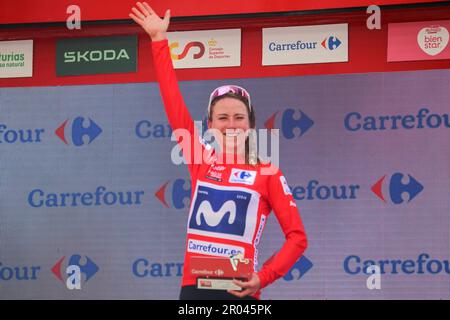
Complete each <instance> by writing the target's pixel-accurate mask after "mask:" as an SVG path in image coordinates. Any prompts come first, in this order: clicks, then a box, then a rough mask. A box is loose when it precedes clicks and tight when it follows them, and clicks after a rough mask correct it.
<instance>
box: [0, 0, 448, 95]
mask: <svg viewBox="0 0 450 320" xmlns="http://www.w3.org/2000/svg"><path fill="white" fill-rule="evenodd" d="M366 19H367V14H366V13H365V12H364V11H358V12H350V13H339V14H320V15H308V16H306V15H298V16H291V17H283V18H279V17H277V18H264V19H262V18H258V19H256V18H255V19H239V20H236V19H234V20H209V21H205V22H203V21H195V22H183V23H174V24H173V25H172V26H171V30H172V31H182V30H202V29H219V28H220V29H221V28H236V27H241V28H242V63H241V67H230V68H204V69H183V70H177V74H178V78H179V79H180V80H199V79H205V80H206V79H227V78H242V77H245V78H252V77H281V76H300V75H316V74H341V73H364V72H386V71H406V70H422V69H447V68H450V60H433V61H413V62H394V63H388V62H387V32H388V29H387V24H388V23H392V22H406V21H431V20H446V19H450V8H449V7H441V8H428V9H425V8H421V9H407V10H404V9H403V10H400V9H392V10H384V11H383V12H382V29H381V30H368V29H367V28H366ZM346 22H347V23H349V62H348V63H325V64H309V65H288V66H267V67H263V66H262V65H261V43H262V27H280V26H293V25H312V24H331V23H346ZM136 33H138V34H139V51H138V52H139V53H138V72H137V73H126V74H108V75H89V76H68V77H56V72H55V42H56V39H57V38H67V37H79V36H83V37H84V36H103V35H119V34H136ZM0 38H1V39H3V40H13V39H34V68H33V69H34V70H33V77H32V78H15V79H0V87H22V86H56V85H79V84H106V83H127V82H149V81H155V78H154V72H153V67H152V60H151V51H150V39H149V38H148V36H147V35H146V34H144V33H143V32H142V31H141V30H140V28H139V27H138V26H135V25H132V24H130V25H114V26H84V27H82V30H80V31H72V32H69V31H67V30H65V29H64V28H48V29H45V30H44V29H28V30H25V29H14V30H9V31H7V32H3V33H2V35H0Z"/></svg>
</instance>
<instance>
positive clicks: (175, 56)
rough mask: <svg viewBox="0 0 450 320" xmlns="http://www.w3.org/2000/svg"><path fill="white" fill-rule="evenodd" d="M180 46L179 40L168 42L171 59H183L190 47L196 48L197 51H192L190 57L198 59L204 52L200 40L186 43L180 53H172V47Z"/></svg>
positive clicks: (203, 46)
mask: <svg viewBox="0 0 450 320" xmlns="http://www.w3.org/2000/svg"><path fill="white" fill-rule="evenodd" d="M179 46H180V43H179V42H173V43H171V44H170V46H169V47H170V56H171V57H172V60H181V59H184V58H185V57H186V56H187V54H188V52H189V50H191V48H198V50H199V51H198V52H197V53H194V54H193V56H192V58H193V59H200V58H201V57H203V55H204V54H205V45H204V44H203V43H201V42H200V41H192V42H189V43H187V44H186V45H185V46H184V49H183V52H182V53H181V54H176V53H174V51H173V49H176V48H178V47H179Z"/></svg>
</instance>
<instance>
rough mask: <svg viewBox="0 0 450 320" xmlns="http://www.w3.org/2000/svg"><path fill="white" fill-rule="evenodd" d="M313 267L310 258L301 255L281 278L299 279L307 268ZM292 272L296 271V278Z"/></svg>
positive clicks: (288, 279) (287, 279)
mask: <svg viewBox="0 0 450 320" xmlns="http://www.w3.org/2000/svg"><path fill="white" fill-rule="evenodd" d="M312 267H313V263H312V262H311V260H309V259H308V258H306V257H305V256H302V257H301V258H300V259H299V260H297V262H296V263H295V264H294V265H293V266H292V268H291V269H289V271H288V272H287V273H286V274H285V275H284V277H283V279H284V280H286V281H292V280H299V279H300V278H301V277H303V276H304V275H305V274H306V273H307V272H308V271H309V269H311V268H312ZM294 273H298V276H297V278H295V277H294Z"/></svg>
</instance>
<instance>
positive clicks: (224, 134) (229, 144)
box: [208, 95, 254, 154]
mask: <svg viewBox="0 0 450 320" xmlns="http://www.w3.org/2000/svg"><path fill="white" fill-rule="evenodd" d="M252 122H253V121H251V119H250V116H249V111H248V108H247V106H246V104H245V103H244V101H242V100H241V99H238V98H235V97H232V96H230V95H227V96H225V97H220V98H218V99H217V100H216V101H213V103H212V105H211V115H210V118H209V121H208V128H210V129H216V130H217V131H215V134H214V136H215V137H216V139H217V142H218V143H219V145H220V146H221V147H222V150H225V152H226V153H238V154H241V153H242V152H245V140H246V138H247V130H248V129H250V128H252V127H254V125H253V126H252Z"/></svg>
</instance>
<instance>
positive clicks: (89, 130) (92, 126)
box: [55, 117, 102, 147]
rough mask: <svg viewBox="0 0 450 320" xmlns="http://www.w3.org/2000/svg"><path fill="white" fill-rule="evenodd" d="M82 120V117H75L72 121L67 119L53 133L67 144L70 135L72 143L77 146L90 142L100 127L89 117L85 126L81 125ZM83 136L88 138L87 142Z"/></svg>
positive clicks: (99, 132)
mask: <svg viewBox="0 0 450 320" xmlns="http://www.w3.org/2000/svg"><path fill="white" fill-rule="evenodd" d="M84 121H85V118H83V117H76V118H75V119H74V120H73V121H72V122H69V119H67V120H65V121H64V122H63V123H62V124H61V125H60V126H59V127H58V128H57V129H56V130H55V134H56V136H57V137H58V138H60V139H61V141H62V142H64V143H65V144H67V145H68V144H69V143H70V141H69V142H68V141H67V140H68V137H70V140H71V142H72V144H73V145H75V146H77V147H80V146H82V145H84V144H90V143H91V142H92V141H94V140H95V138H97V137H98V136H99V135H100V134H101V133H102V128H100V127H99V126H98V125H97V123H95V122H94V121H93V120H92V119H90V118H89V122H88V125H87V126H86V127H85V126H83V122H84ZM85 136H86V137H88V139H89V140H88V142H87V143H86V142H85V140H84V139H83V138H84V137H85Z"/></svg>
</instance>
